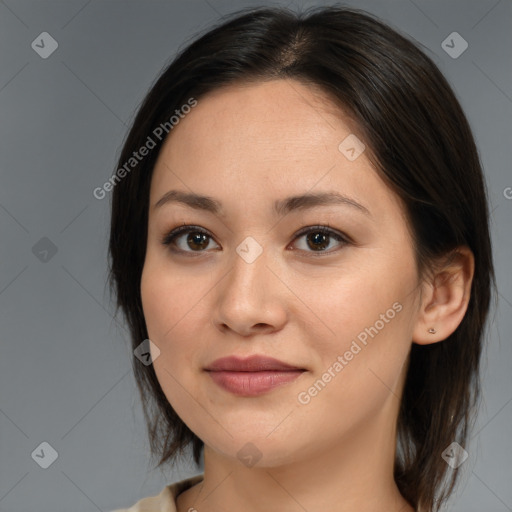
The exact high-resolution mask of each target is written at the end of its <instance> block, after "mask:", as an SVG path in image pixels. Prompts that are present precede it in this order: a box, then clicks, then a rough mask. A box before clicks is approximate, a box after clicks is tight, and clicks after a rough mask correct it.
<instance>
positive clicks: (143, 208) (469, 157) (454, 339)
mask: <svg viewBox="0 0 512 512" xmlns="http://www.w3.org/2000/svg"><path fill="white" fill-rule="evenodd" d="M282 78H287V79H294V80H297V81H299V82H301V83H303V84H306V85H307V84H309V85H314V86H315V87H319V88H320V89H321V90H323V91H324V92H325V93H327V95H328V96H329V97H330V98H332V100H333V102H334V103H336V104H337V105H340V107H341V108H342V109H343V111H344V112H347V113H349V114H350V116H351V117H352V118H353V119H354V120H355V122H356V123H357V126H358V129H359V130H360V133H361V134H362V137H363V138H364V141H365V143H366V144H367V148H368V154H369V155H370V156H371V158H372V159H373V161H374V164H375V166H376V169H377V172H378V173H379V175H380V176H381V177H382V178H383V179H384V180H385V181H386V183H388V184H389V186H390V187H392V189H393V190H394V191H395V192H396V194H397V195H398V196H399V197H400V199H401V200H402V201H403V204H404V205H405V209H406V212H405V213H406V217H407V222H408V224H409V226H410V229H411V233H412V235H413V240H414V246H415V247H414V248H415V254H416V262H417V267H418V271H419V276H420V277H422V278H425V277H426V276H427V274H428V273H429V271H431V270H432V269H433V263H434V262H435V261H436V259H438V258H439V257H441V256H449V255H450V253H451V251H452V250H453V249H455V248H456V247H458V246H468V247H469V248H470V249H471V251H472V252H473V254H474V257H475V273H474V277H473V281H472V286H471V297H470V301H469V305H468V309H467V312H466V314H465V316H464V318H463V320H462V322H461V323H460V325H459V326H458V328H457V329H456V330H455V332H454V333H453V334H452V335H451V336H449V337H448V338H447V339H446V340H444V341H441V342H438V343H434V344H431V345H425V346H423V345H417V344H412V348H411V353H410V359H409V367H408V372H407V376H406V382H405V387H404V392H403V396H402V401H401V408H400V412H399V416H398V426H397V429H398V430H397V455H396V461H395V469H394V472H395V480H396V482H397V485H398V487H399V489H400V492H401V493H402V495H403V496H404V497H405V498H406V499H407V500H408V501H409V502H410V503H411V505H413V506H414V507H415V508H420V507H421V510H428V511H430V510H438V509H439V507H440V505H441V504H442V502H443V501H444V500H445V499H446V498H447V497H448V496H449V495H450V493H451V492H452V490H453V488H454V484H455V482H456V478H457V475H458V471H457V470H454V471H450V472H447V468H448V466H447V464H446V463H445V461H444V460H443V459H442V457H441V453H442V452H443V450H445V448H447V447H448V446H449V445H450V444H451V443H452V442H453V441H457V442H458V443H459V444H461V445H462V446H464V445H465V443H466V441H467V439H468V433H469V429H470V426H471V423H472V421H473V419H474V413H475V410H476V406H477V405H478V397H479V392H480V383H479V361H480V354H481V350H482V342H483V336H484V327H485V322H486V318H487V314H488V309H489V305H490V299H491V292H492V291H493V289H492V285H494V287H495V286H496V283H495V276H494V268H493V261H492V252H491V241H490V235H489V226H488V217H489V212H488V205H487V191H486V186H485V182H484V179H483V175H482V169H481V165H480V161H479V156H478V152H477V149H476V147H475V142H474V139H473V136H472V133H471V129H470V127H469V124H468V121H467V119H466V116H465V115H464V113H463V111H462V109H461V106H460V104H459V102H458V100H457V98H456V96H455V94H454V93H453V91H452V89H451V88H450V86H449V84H448V83H447V81H446V79H445V78H444V77H443V75H442V74H441V72H440V71H439V69H438V68H437V67H436V65H435V64H434V63H433V61H432V60H431V59H430V58H429V57H427V56H426V55H425V53H424V52H423V51H421V50H420V49H419V48H418V47H417V46H416V45H415V44H413V43H412V42H411V41H409V40H408V39H407V38H405V37H403V36H402V35H400V34H399V33H398V32H397V31H396V30H394V29H392V28H390V27H389V26H387V25H386V24H384V23H382V22H381V21H379V20H378V19H376V18H375V17H374V16H372V15H370V14H368V13H366V12H364V11H361V10H357V9H349V8H344V7H339V6H338V7H323V8H314V9H310V10H309V11H306V12H303V13H298V14H297V13H294V12H292V11H289V10H287V9H284V8H258V9H249V10H247V9H244V10H243V11H238V12H237V13H234V14H232V15H231V16H229V17H228V18H227V19H223V20H221V21H220V22H219V23H218V24H217V26H216V27H214V28H213V29H210V30H209V31H208V32H206V33H204V34H203V35H202V36H201V37H198V38H197V39H196V40H194V41H193V42H192V43H190V44H189V45H188V46H186V47H185V48H184V49H183V50H182V51H181V52H180V53H179V54H178V55H177V56H176V57H175V58H174V59H173V60H172V62H171V63H170V64H169V65H168V66H166V67H165V69H164V71H163V72H162V74H161V75H160V77H159V78H158V79H157V80H156V81H155V83H154V84H153V86H152V87H151V90H150V91H149V93H148V94H147V96H146V98H145V99H144V101H143V102H142V105H141V106H140V108H139V110H138V113H137V115H136V117H135V119H134V121H133V125H132V128H131V130H130V131H129V133H128V135H127V138H126V140H125V143H124V146H123V149H122V152H121V155H120V158H119V162H118V165H117V168H118V169H119V168H121V167H122V166H123V165H125V164H126V162H127V161H128V160H129V159H130V157H131V156H132V153H133V151H136V150H137V149H138V148H140V147H142V146H143V145H144V144H145V143H146V141H147V140H148V137H149V136H151V134H152V133H153V132H154V130H155V128H156V127H158V126H160V125H162V123H165V122H168V121H169V119H170V117H171V116H172V115H173V113H174V112H175V111H176V110H177V109H178V110H179V109H180V107H181V106H182V105H184V104H186V103H187V100H188V99H189V98H191V97H193V98H195V99H197V100H199V101H201V98H202V97H203V96H204V95H205V94H206V93H208V92H210V91H213V90H216V89H219V88H221V87H223V86H225V85H228V84H234V83H247V82H251V81H265V80H274V79H282ZM153 138H154V137H153ZM164 140H165V138H164V137H163V138H162V140H159V141H157V144H156V147H155V148H154V149H152V150H151V151H150V152H149V154H148V155H147V156H145V157H144V159H143V160H142V161H140V162H139V163H137V165H136V167H135V168H134V169H132V170H130V172H129V173H128V174H127V175H125V176H124V177H123V178H122V179H119V180H118V182H117V184H116V185H115V187H114V190H113V193H112V194H113V196H112V216H111V232H110V242H109V256H110V268H109V271H110V273H109V283H110V286H111V290H113V291H115V293H116V299H117V301H116V314H117V312H118V309H119V308H121V309H122V311H123V314H124V316H125V319H126V321H127V324H128V326H129V329H130V335H131V343H132V349H135V348H136V347H137V346H138V345H139V344H140V343H141V342H142V341H143V340H145V339H147V338H148V334H147V330H146V325H145V321H144V316H143V311H142V305H141V295H140V280H141V274H142V268H143V265H144V258H145V251H146V242H147V222H148V206H149V189H150V183H151V176H152V171H153V167H154V164H155V162H156V159H157V157H158V153H159V150H160V148H161V146H162V143H163V141H164ZM133 370H134V373H135V378H136V382H137V386H138V388H139V391H140V395H141V399H142V404H143V409H144V414H145V418H146V421H147V425H148V432H149V439H150V445H151V452H152V455H153V456H157V457H158V458H159V460H158V466H157V467H160V466H161V465H162V464H164V463H166V462H171V461H173V459H175V457H176V455H178V454H183V453H184V448H186V447H189V446H191V447H192V448H193V456H194V460H195V462H196V463H197V464H199V461H200V455H201V449H202V447H203V442H202V441H201V440H200V439H199V438H198V437H197V436H196V435H195V434H194V433H193V432H192V431H191V430H190V429H189V428H188V427H187V426H186V425H185V424H184V423H183V422H182V421H181V419H180V418H179V417H178V415H177V414H176V412H175V411H174V410H173V408H172V407H171V405H170V404H169V402H168V400H167V399H166V397H165V395H164V393H163V391H162V389H161V387H160V384H159V383H158V380H157V378H156V375H155V372H154V369H153V366H152V365H149V366H145V365H143V364H141V363H140V362H139V361H138V360H137V359H136V358H133Z"/></svg>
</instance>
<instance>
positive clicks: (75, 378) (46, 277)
mask: <svg viewBox="0 0 512 512" xmlns="http://www.w3.org/2000/svg"><path fill="white" fill-rule="evenodd" d="M320 3H323V4H327V3H332V2H301V1H295V2H273V3H271V2H264V1H262V2H249V1H240V2H234V1H228V0H219V1H214V0H209V1H206V0H197V1H196V0H193V1H191V0H187V1H181V2H176V1H175V2H171V1H161V2H160V1H147V2H143V1H135V2H134V1H132V2H128V1H87V0H81V1H69V0H68V1H38V2H35V1H15V0H4V1H0V59H1V60H0V120H1V122H0V173H1V180H2V185H1V187H0V233H1V244H0V252H1V253H0V322H1V329H0V337H1V338H0V340H1V350H2V351H1V354H2V356H1V358H0V393H1V396H0V511H2V512H7V511H9V512H18V511H20V512H21V511H24V512H26V511H28V510H34V511H35V510H37V511H38V512H50V511H51V512H59V511H69V510H73V511H74V512H82V511H95V510H102V511H108V510H112V509H114V508H119V507H125V506H129V505H132V504H133V503H135V502H136V501H137V500H138V499H140V498H142V497H144V496H149V495H153V494H157V493H159V492H160V491H161V489H162V488H163V486H164V485H166V484H167V483H171V482H173V481H176V480H179V479H182V478H186V477H188V476H191V475H193V474H196V473H199V472H201V469H195V468H194V467H193V465H192V463H191V462H190V461H188V460H187V461H183V463H182V464H181V465H180V468H181V470H180V471H179V472H173V473H171V474H162V473H160V472H158V471H154V472H148V468H147V463H148V456H147V454H148V445H147V441H146V434H145V430H144V428H145V427H144V423H143V421H142V413H141V408H140V405H139V402H138V395H137V392H136V388H135V384H134V379H133V376H132V373H131V365H130V358H131V357H132V354H131V351H130V348H129V347H130V345H129V341H128V337H127V333H126V330H125V328H124V327H123V326H122V325H117V323H116V322H115V321H114V320H113V319H112V306H111V304H110V303H109V299H108V293H107V289H106V286H105V278H106V268H107V264H106V261H107V238H108V223H109V200H110V197H107V198H106V199H103V200H97V199H95V198H94V197H93V195H92V191H93V189H94V188H95V187H98V186H101V185H102V184H103V183H104V182H105V181H106V179H107V178H108V177H109V176H110V175H111V173H112V172H113V171H114V169H115V162H116V158H117V156H118V154H119V151H120V147H121V143H122V141H123V137H124V135H125V133H126V131H127V128H128V125H129V122H130V120H131V119H132V118H133V115H134V112H135V110H136V108H137V105H138V104H139V102H140V101H141V100H142V98H143V97H144V94H145V93H146V91H147V90H148V87H149V85H150V84H151V83H152V81H153V80H154V78H155V77H156V75H157V74H158V73H159V72H160V70H161V69H162V67H163V66H164V65H165V64H166V63H167V62H169V59H171V58H172V56H173V55H174V54H175V52H176V51H177V49H178V48H179V47H181V46H183V45H184V44H185V42H186V41H188V40H189V38H190V37H192V36H193V35H194V34H195V33H197V32H198V31H199V30H202V29H204V28H206V27H207V26H208V25H209V24H211V23H212V22H214V21H215V20H217V19H218V17H219V15H220V14H225V13H228V12H231V11H234V10H237V9H238V8H242V7H245V6H249V5H253V6H256V5H279V4H281V5H288V6H291V7H297V6H304V7H307V6H312V5H318V4H320ZM347 4H348V5H355V6H357V7H361V8H364V9H367V10H369V11H370V12H373V13H375V14H377V15H378V16H380V17H381V18H382V19H383V20H384V21H386V22H388V23H390V24H391V25H392V26H393V27H395V28H397V29H398V30H400V31H402V32H404V33H406V34H408V35H409V36H411V37H412V38H414V39H415V40H417V41H418V42H420V43H421V44H422V45H424V46H425V47H426V49H427V52H428V54H429V55H430V56H431V57H432V58H433V59H434V61H435V62H436V63H437V64H438V65H439V67H440V68H441V70H442V71H443V72H444V74H445V76H446V77H447V78H448V79H449V81H450V82H451V84H452V85H453V87H454V89H455V91H456V93H457V95H458V96H459V98H460V101H461V103H462V106H463V108H464V109H465V111H466V113H467V115H468V117H469V120H470V122H471V124H472V127H473V129H474V133H475V136H476V139H477V144H478V146H479V149H480V153H481V158H482V162H483V164H484V167H485V173H486V179H487V182H488V186H489V194H490V201H491V210H492V236H493V243H494V249H495V263H496V270H497V275H498V281H499V292H500V295H499V304H498V306H497V308H495V309H493V312H492V315H491V323H490V324H489V328H488V334H489V344H488V347H487V350H486V352H485V355H484V360H483V361H484V387H483V391H484V398H483V405H482V409H481V412H480V416H479V418H478V422H477V427H476V429H475V431H474V434H473V438H472V441H471V443H470V445H468V446H466V449H467V451H468V452H469V458H468V460H467V461H466V462H465V463H464V464H463V466H462V469H463V470H464V480H463V482H462V483H461V485H460V487H459V489H458V492H457V494H456V495H455V496H454V497H453V499H452V500H451V502H450V506H449V507H448V510H452V511H454V512H455V511H457V512H462V511H465V512H470V511H478V512H481V511H487V512H492V511H496V512H498V511H499V512H501V511H507V510H509V511H510V510H512V486H511V485H510V484H511V483H512V463H511V457H512V443H511V441H510V433H511V430H512V429H511V425H512V403H511V402H512V372H510V364H511V362H512V346H511V343H510V336H509V332H510V328H511V327H512V325H511V317H512V310H511V308H512V281H511V277H512V273H511V272H510V259H511V258H510V255H511V250H510V244H511V233H512V222H511V219H512V200H511V199H507V197H506V196H507V195H508V197H509V198H510V197H511V196H512V192H511V193H510V194H507V190H512V189H507V187H512V172H511V170H510V161H511V156H512V154H511V153H512V152H511V142H512V141H511V133H512V131H511V128H512V127H511V124H512V122H511V121H512V115H511V114H512V66H511V60H512V57H511V55H512V54H511V48H512V30H511V29H512V3H511V1H510V0H501V1H497V0H481V1H477V0H474V1H464V2H462V1H449V2H447V1H445V0H436V1H420V0H414V1H413V0H403V1H373V2H372V1H361V2H355V1H353V2H347ZM45 31H46V32H49V33H50V34H51V36H52V37H53V38H55V40H57V42H58V45H59V46H58V49H57V50H56V51H55V52H54V53H53V54H52V55H51V56H49V57H48V58H47V59H43V58H41V57H40V56H39V54H38V53H36V51H34V50H33V49H32V47H31V43H32V41H34V40H35V39H36V38H37V37H38V36H39V34H41V33H42V32H45ZM453 31H456V32H459V33H460V34H461V35H462V37H463V38H464V39H465V40H466V41H467V42H468V44H469V47H468V49H467V50H466V51H465V52H464V53H463V54H462V55H460V56H459V57H458V58H456V59H454V58H452V57H450V56H449V55H448V54H447V53H446V52H445V51H444V50H443V48H442V47H441V43H442V41H443V40H445V38H446V37H447V36H448V35H449V34H450V33H452V32H453ZM44 237H46V238H47V239H49V240H50V241H51V244H53V245H51V244H50V242H49V241H48V240H45V239H44V240H43V241H41V239H43V238H44ZM37 244H39V245H37ZM34 246H35V249H34ZM53 246H54V250H55V249H56V253H55V254H53V253H52V251H51V247H53ZM45 248H46V249H48V248H50V249H49V250H50V252H49V253H47V254H46V255H44V254H43V253H42V252H38V251H41V250H43V249H45ZM43 442H47V443H49V444H50V445H51V446H52V447H53V449H54V450H56V452H57V453H58V457H57V459H56V460H55V462H53V464H52V465H51V466H50V467H48V468H47V469H43V468H41V467H40V466H39V464H37V463H36V460H38V459H37V457H36V456H35V455H34V456H32V454H33V453H34V451H35V450H36V449H37V450H36V452H35V453H40V451H41V447H40V445H41V443H43ZM43 447H44V446H43ZM49 454H50V452H49V451H48V449H45V457H47V458H48V457H49V456H50V455H49ZM39 460H42V459H41V457H40V458H39ZM47 460H49V459H47ZM310 512H313V511H310Z"/></svg>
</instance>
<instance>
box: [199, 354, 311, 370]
mask: <svg viewBox="0 0 512 512" xmlns="http://www.w3.org/2000/svg"><path fill="white" fill-rule="evenodd" d="M206 370H207V371H216V372H219V371H228V372H262V371H288V370H304V368H299V367H298V366H293V365H291V364H288V363H284V362H283V361H279V360H278V359H274V358H273V357H267V356H260V355H254V356H250V357H246V358H241V357H236V356H229V357H221V358H220V359H216V360H215V361H214V362H213V363H211V364H210V365H209V366H207V367H206Z"/></svg>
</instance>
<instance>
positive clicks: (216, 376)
mask: <svg viewBox="0 0 512 512" xmlns="http://www.w3.org/2000/svg"><path fill="white" fill-rule="evenodd" d="M304 371H305V370H290V371H262V372H227V371H209V372H208V373H209V374H210V377H211V378H212V379H213V381H214V382H215V383H216V384H217V385H219V386H220V387H221V388H223V389H225V390H226V391H230V392H231V393H234V394H235V395H241V396H256V395H260V394H262V393H266V392H267V391H270V390H271V389H274V388H276V387H278V386H281V385H283V384H287V383H289V382H292V381H294V380H295V379H296V378H297V377H299V376H300V375H302V373H304Z"/></svg>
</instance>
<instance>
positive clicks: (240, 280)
mask: <svg viewBox="0 0 512 512" xmlns="http://www.w3.org/2000/svg"><path fill="white" fill-rule="evenodd" d="M269 256H270V253H269V252H268V251H266V250H265V249H264V247H263V245H262V244H260V243H258V242H257V241H256V240H255V239H254V238H251V237H247V238H246V239H244V240H243V241H242V242H241V243H240V244H239V245H238V246H237V247H236V248H235V251H234V252H233V255H232V258H231V265H232V266H231V269H230V270H229V272H228V274H227V275H226V277H225V279H224V280H223V285H222V286H221V287H220V288H219V290H218V300H217V310H216V313H215V316H216V318H215V319H214V322H215V323H216V324H217V325H221V324H223V325H227V326H229V327H230V328H231V329H232V330H235V331H238V332H239V333H245V334H247V333H248V332H249V331H250V329H251V328H252V327H254V326H256V325H257V326H260V325H262V324H267V326H268V325H270V326H272V327H273V328H277V327H278V326H279V325H280V324H281V323H282V321H283V320H284V319H285V316H286V315H285V314H284V308H283V305H282V304H280V303H279V301H278V300H277V298H276V293H275V291H276V290H274V288H273V287H274V286H276V285H277V281H278V280H276V277H275V276H274V275H273V273H272V272H271V271H270V269H269V268H268V267H267V265H268V263H269Z"/></svg>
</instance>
